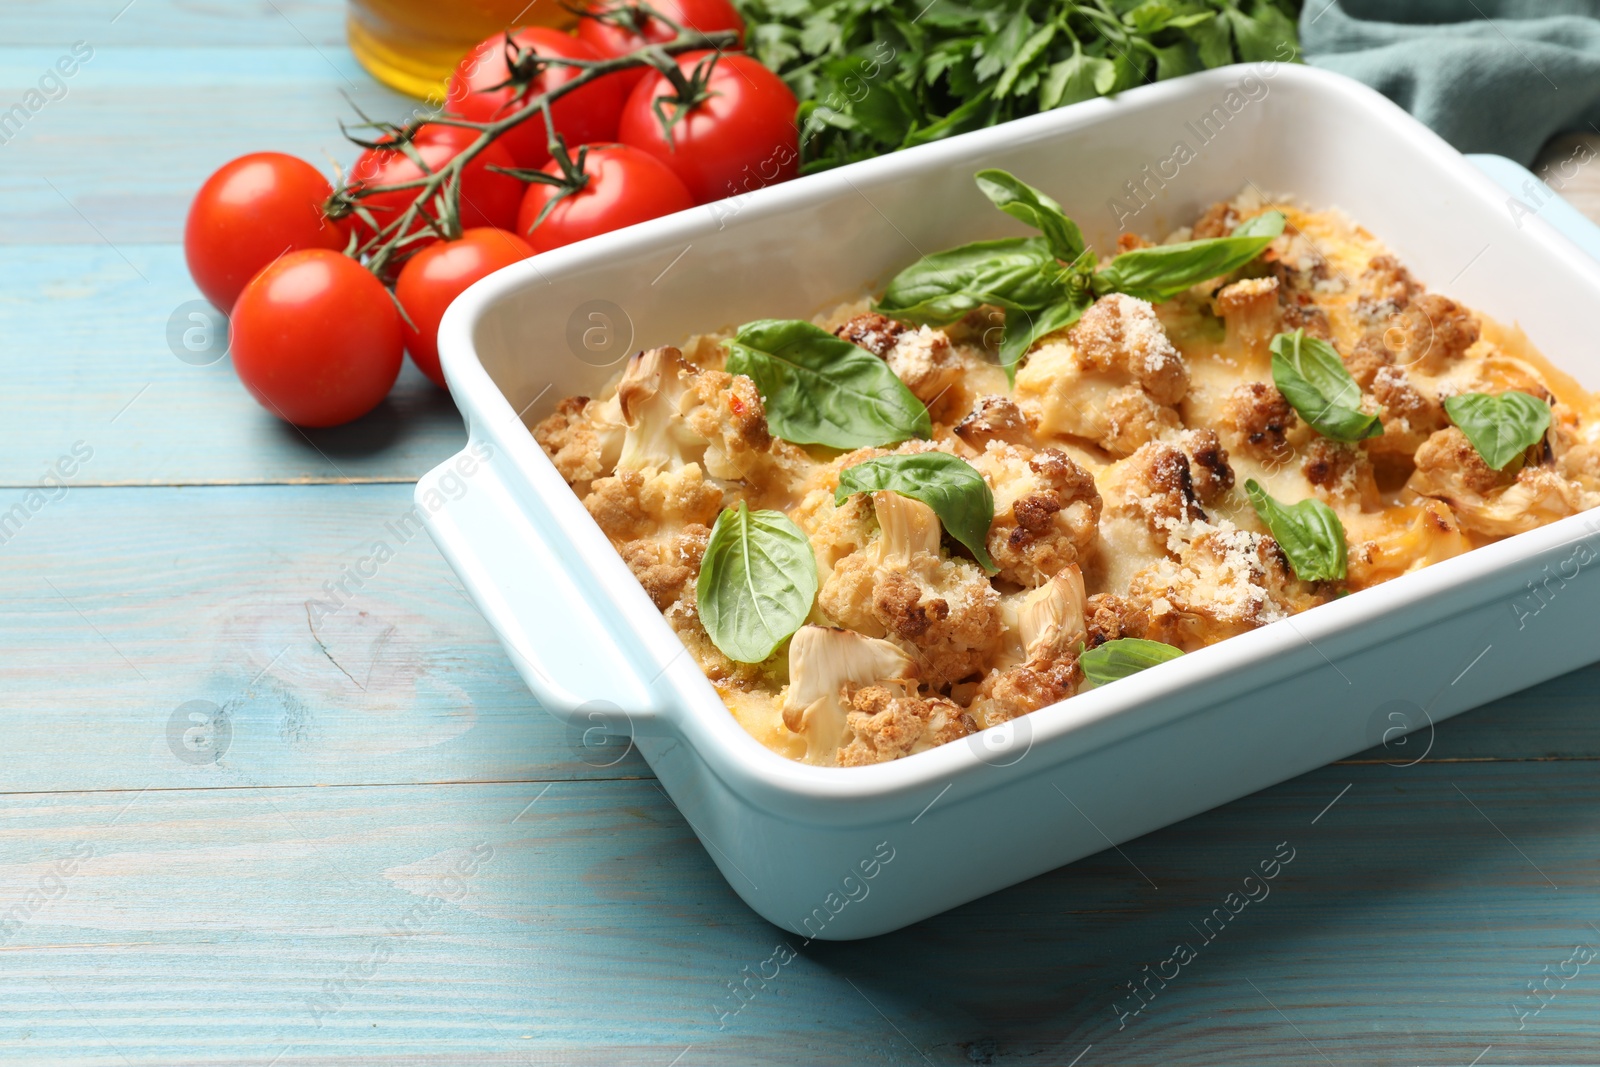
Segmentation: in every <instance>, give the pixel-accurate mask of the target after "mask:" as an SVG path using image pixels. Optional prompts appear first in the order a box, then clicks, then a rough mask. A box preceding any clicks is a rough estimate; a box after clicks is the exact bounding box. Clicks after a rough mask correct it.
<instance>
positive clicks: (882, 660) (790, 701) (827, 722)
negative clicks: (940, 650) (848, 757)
mask: <svg viewBox="0 0 1600 1067" xmlns="http://www.w3.org/2000/svg"><path fill="white" fill-rule="evenodd" d="M915 674H916V668H915V665H914V664H913V663H912V661H911V659H910V657H908V656H907V655H906V654H905V653H904V652H902V651H901V650H900V649H898V648H896V647H895V646H894V645H892V644H890V643H889V642H887V641H880V640H878V639H876V638H872V637H864V636H862V635H861V634H858V633H852V632H851V631H849V630H837V629H830V628H829V627H826V626H802V627H800V629H799V630H798V631H797V632H796V633H795V635H794V637H792V638H790V640H789V685H788V687H787V688H786V689H785V690H784V693H783V724H784V725H785V726H787V727H788V728H789V729H790V730H791V731H793V732H794V733H797V734H801V735H803V736H804V737H805V742H806V755H805V759H806V762H807V763H818V764H824V765H827V764H835V763H837V762H838V759H839V749H840V746H842V745H845V744H848V743H849V742H850V740H851V737H850V732H849V729H850V723H849V714H850V711H851V709H850V707H849V706H848V705H847V704H846V701H847V699H848V696H849V694H850V692H851V690H852V689H853V688H855V687H858V686H871V685H875V684H882V683H885V682H893V681H898V680H900V679H909V678H912V677H913V676H914V675H915ZM910 688H911V690H912V691H913V692H914V691H915V683H914V682H913V683H911V686H910Z"/></svg>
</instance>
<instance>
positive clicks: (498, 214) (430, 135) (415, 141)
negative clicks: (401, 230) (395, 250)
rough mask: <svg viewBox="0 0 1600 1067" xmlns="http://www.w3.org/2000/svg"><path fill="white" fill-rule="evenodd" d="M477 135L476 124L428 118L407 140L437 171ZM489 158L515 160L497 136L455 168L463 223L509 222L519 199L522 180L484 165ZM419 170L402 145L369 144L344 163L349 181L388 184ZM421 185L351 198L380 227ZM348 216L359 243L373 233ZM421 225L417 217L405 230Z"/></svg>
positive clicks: (500, 163) (433, 211) (501, 162)
mask: <svg viewBox="0 0 1600 1067" xmlns="http://www.w3.org/2000/svg"><path fill="white" fill-rule="evenodd" d="M478 136H479V133H478V131H477V130H473V129H469V128H468V127H465V126H446V125H443V124H440V123H430V124H428V125H426V126H424V127H422V129H420V130H418V131H417V134H416V136H415V137H414V138H412V141H411V144H412V147H413V148H414V149H415V150H416V152H417V154H418V155H419V156H421V157H422V161H423V162H424V163H426V164H427V165H428V169H429V170H433V171H437V170H439V169H440V168H441V167H443V166H444V165H445V164H447V163H449V162H450V161H451V160H452V159H454V158H455V157H456V156H458V155H460V154H461V151H462V149H464V148H466V147H467V146H468V145H470V144H472V142H473V141H475V140H477V139H478ZM501 140H503V138H502V139H501ZM491 164H493V165H494V166H497V167H510V166H514V165H515V164H514V163H513V161H512V158H511V154H510V153H509V152H508V151H507V150H506V148H505V146H504V145H503V144H501V142H500V141H499V140H497V141H492V142H490V143H489V145H488V146H486V147H485V148H484V149H483V151H481V152H479V153H478V154H477V155H476V156H473V157H472V161H471V162H470V163H468V164H467V165H466V166H465V167H463V168H462V169H461V177H460V179H459V180H460V182H461V225H462V228H463V229H465V228H469V227H474V226H498V227H501V228H510V227H511V226H512V225H513V223H515V221H516V218H517V208H518V207H519V206H520V205H521V203H522V183H521V182H519V181H517V179H515V178H513V177H512V176H511V175H509V174H502V173H500V172H499V171H493V170H490V169H488V168H489V166H490V165H491ZM422 176H423V171H422V168H420V167H418V166H417V164H416V163H415V161H413V160H412V159H411V157H410V156H408V155H407V154H406V153H405V151H404V150H402V149H399V148H369V149H367V150H366V151H365V152H362V153H361V156H360V158H358V159H357V160H356V162H355V166H353V167H351V168H350V180H349V187H350V188H352V189H356V188H360V187H362V186H374V185H393V184H397V183H400V182H408V181H412V180H414V179H417V178H421V177H422ZM421 191H422V190H421V189H417V188H413V189H395V190H392V191H389V192H381V193H374V194H373V195H371V196H364V197H361V198H360V199H359V200H358V201H357V202H358V203H359V204H360V205H361V206H362V207H364V208H366V209H367V210H368V211H370V212H372V217H373V218H374V219H376V220H377V223H378V226H379V227H380V228H381V227H383V226H387V225H388V224H389V223H391V222H393V221H394V220H395V219H397V218H399V217H400V215H401V214H402V213H403V212H404V211H405V209H406V208H408V207H410V206H411V203H412V201H414V200H416V199H417V196H418V194H419V193H421ZM422 206H423V208H424V209H425V210H426V211H427V212H428V214H429V215H432V216H435V217H437V215H438V211H437V208H436V207H435V206H434V205H433V204H432V203H427V204H423V205H422ZM351 220H352V223H353V225H354V226H355V230H356V233H357V234H358V235H359V237H360V240H361V241H362V242H363V243H365V242H366V241H368V240H370V239H371V238H372V237H373V235H374V231H373V228H372V227H371V226H369V225H367V223H366V222H365V221H364V220H363V219H362V218H361V217H360V216H359V215H352V216H351ZM427 228H428V224H427V223H426V222H424V221H423V220H421V219H419V220H417V224H416V225H415V226H413V227H411V228H410V229H409V231H408V232H410V233H415V232H417V231H419V230H426V229H427ZM424 243H428V242H413V243H412V244H411V245H410V246H409V247H410V248H413V249H414V248H417V247H420V246H421V245H422V244H424Z"/></svg>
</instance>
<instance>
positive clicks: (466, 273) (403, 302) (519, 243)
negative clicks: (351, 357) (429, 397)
mask: <svg viewBox="0 0 1600 1067" xmlns="http://www.w3.org/2000/svg"><path fill="white" fill-rule="evenodd" d="M531 255H533V249H532V248H531V247H529V245H528V242H526V241H524V240H523V239H522V238H520V237H518V236H517V235H516V234H514V233H507V232H506V231H505V230H493V229H489V228H488V227H483V228H480V229H476V230H467V231H466V232H465V233H463V234H462V235H461V239H460V240H458V241H443V242H438V243H435V244H431V245H429V246H428V247H427V248H424V249H423V250H422V251H421V252H418V253H417V254H416V255H414V256H412V257H411V258H410V259H408V260H406V265H405V266H404V267H402V268H401V270H400V278H399V280H397V281H396V282H395V284H394V295H395V299H396V300H398V301H400V306H401V307H403V308H405V310H406V318H409V319H410V320H411V321H410V322H409V323H408V322H406V321H405V320H404V319H402V320H401V322H400V329H401V332H402V333H403V334H404V335H405V342H406V350H407V351H408V352H410V353H411V362H413V363H415V364H416V365H417V368H418V369H419V370H421V371H422V373H423V374H426V375H427V376H428V377H429V378H432V379H433V380H434V382H435V383H436V384H438V385H439V386H440V387H441V388H443V387H444V384H445V382H444V371H442V370H441V369H440V368H439V320H440V319H442V318H444V310H445V308H447V307H449V306H450V302H451V301H452V300H454V299H455V298H456V297H458V296H460V295H461V294H462V293H463V292H464V291H466V288H467V286H469V285H471V284H472V283H473V282H475V281H477V280H478V279H479V278H486V277H488V276H489V275H491V274H493V273H494V272H495V271H497V270H499V269H500V268H501V267H505V266H509V265H511V264H512V263H515V262H517V260H519V259H527V258H528V257H529V256H531Z"/></svg>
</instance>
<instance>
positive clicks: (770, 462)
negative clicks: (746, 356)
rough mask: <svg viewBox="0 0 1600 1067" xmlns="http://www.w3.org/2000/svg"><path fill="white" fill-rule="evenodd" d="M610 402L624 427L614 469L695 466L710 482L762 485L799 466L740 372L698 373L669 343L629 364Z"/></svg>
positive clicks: (799, 457) (798, 455) (797, 456)
mask: <svg viewBox="0 0 1600 1067" xmlns="http://www.w3.org/2000/svg"><path fill="white" fill-rule="evenodd" d="M617 403H618V406H619V408H620V410H621V413H622V418H623V421H624V422H625V423H626V424H627V433H626V436H625V437H624V439H623V442H622V451H621V455H620V456H619V457H618V460H617V467H618V469H619V470H620V469H622V468H629V469H634V470H642V471H658V470H676V469H678V468H679V467H682V466H684V465H685V464H691V463H699V464H701V465H702V466H703V467H704V469H705V472H706V473H707V474H709V475H710V476H711V477H713V478H719V479H722V480H724V481H742V482H745V483H748V484H749V485H750V486H752V487H753V488H764V487H765V486H766V485H767V484H768V483H769V482H772V481H774V480H781V479H782V478H783V477H785V476H787V475H788V474H790V473H792V472H793V471H795V470H798V469H799V465H800V464H801V463H803V462H804V453H803V452H801V451H800V450H799V449H797V448H795V447H794V446H792V445H786V444H785V443H784V442H781V441H774V440H773V438H772V435H771V434H770V433H769V432H768V430H767V418H766V411H765V408H764V407H763V405H762V403H761V394H760V392H759V391H758V390H757V389H756V385H755V383H754V382H752V381H751V380H750V379H749V378H747V377H745V376H744V375H742V374H737V375H735V374H728V373H726V372H724V371H716V370H701V369H699V368H698V367H696V366H695V365H694V364H692V363H690V362H688V361H687V360H685V359H684V358H683V356H682V354H681V353H680V352H679V351H678V350H677V349H676V348H673V347H671V346H663V347H661V348H652V349H649V350H648V351H645V352H640V353H639V354H638V355H636V356H634V357H633V359H632V360H630V361H629V363H628V369H627V371H626V372H625V373H624V374H623V376H622V380H621V382H619V383H618V385H617Z"/></svg>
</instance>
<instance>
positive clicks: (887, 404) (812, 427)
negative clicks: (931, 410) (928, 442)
mask: <svg viewBox="0 0 1600 1067" xmlns="http://www.w3.org/2000/svg"><path fill="white" fill-rule="evenodd" d="M723 344H724V345H726V346H727V349H728V364H727V367H728V373H729V374H744V375H748V376H749V377H750V378H751V380H753V381H754V382H755V383H756V388H758V389H760V390H761V395H762V397H763V399H764V400H765V402H766V408H767V424H768V426H770V427H771V429H772V432H773V433H774V434H776V435H777V436H778V437H781V438H782V439H783V440H785V441H792V442H793V443H795V444H798V445H827V446H828V447H829V448H863V447H866V446H868V445H892V444H895V443H896V442H899V441H904V440H906V439H908V438H912V437H927V436H929V435H930V434H931V433H932V432H933V424H932V422H931V421H930V419H929V418H928V409H927V408H926V407H924V406H923V404H922V401H920V400H918V399H917V398H916V397H915V396H914V395H912V392H911V390H909V389H907V388H906V387H905V384H904V383H903V382H901V381H900V379H899V378H897V377H895V374H894V371H892V370H890V369H889V365H888V364H887V363H885V362H884V361H883V360H881V359H879V358H878V357H877V356H875V355H873V354H872V353H871V352H868V351H866V350H865V349H862V348H857V347H856V346H855V345H853V344H851V343H850V342H849V341H845V340H842V339H840V338H838V337H835V336H834V335H833V334H831V333H829V332H828V331H827V330H824V329H822V328H821V327H820V326H814V325H812V324H811V323H809V322H801V321H800V320H798V319H759V320H757V321H755V322H750V323H746V324H745V325H744V326H742V327H740V329H739V332H738V333H737V334H736V335H734V337H733V339H732V340H731V341H724V342H723Z"/></svg>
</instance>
